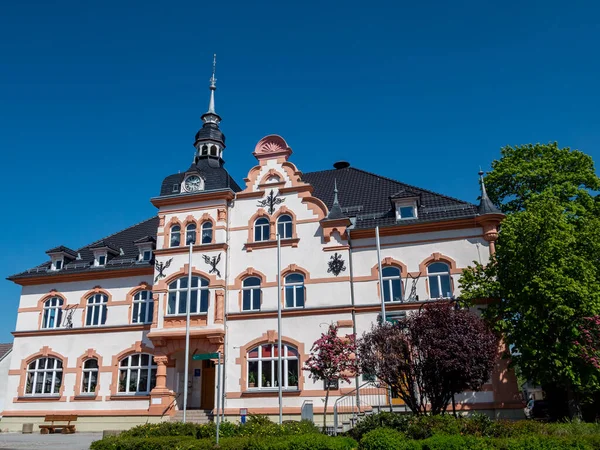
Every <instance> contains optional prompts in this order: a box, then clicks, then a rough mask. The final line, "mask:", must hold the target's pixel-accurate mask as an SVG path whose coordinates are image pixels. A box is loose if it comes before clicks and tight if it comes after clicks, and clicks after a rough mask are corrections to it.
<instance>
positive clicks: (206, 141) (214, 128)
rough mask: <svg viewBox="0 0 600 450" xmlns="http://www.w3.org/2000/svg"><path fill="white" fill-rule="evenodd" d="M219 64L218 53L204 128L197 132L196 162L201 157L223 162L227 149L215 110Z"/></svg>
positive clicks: (215, 57) (195, 145)
mask: <svg viewBox="0 0 600 450" xmlns="http://www.w3.org/2000/svg"><path fill="white" fill-rule="evenodd" d="M216 65H217V55H214V57H213V72H212V76H211V77H210V85H209V89H210V100H209V102H208V111H206V112H205V113H204V114H202V122H204V124H203V125H202V128H200V130H199V131H198V132H197V133H196V139H195V141H194V147H195V148H196V155H195V157H194V162H195V163H196V162H198V160H199V159H208V160H210V161H211V162H213V164H218V165H222V164H223V150H224V149H225V135H224V134H223V133H222V132H221V130H220V129H219V123H221V116H219V115H218V114H217V113H216V112H215V91H216V90H217V79H216V78H215V70H216Z"/></svg>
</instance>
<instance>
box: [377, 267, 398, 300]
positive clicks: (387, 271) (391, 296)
mask: <svg viewBox="0 0 600 450" xmlns="http://www.w3.org/2000/svg"><path fill="white" fill-rule="evenodd" d="M381 275H382V277H381V279H382V281H383V299H384V301H386V302H399V301H402V279H401V277H400V269H398V268H397V267H391V266H388V267H384V268H383V271H382V272H381Z"/></svg>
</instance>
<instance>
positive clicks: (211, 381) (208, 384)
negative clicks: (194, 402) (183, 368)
mask: <svg viewBox="0 0 600 450" xmlns="http://www.w3.org/2000/svg"><path fill="white" fill-rule="evenodd" d="M203 363H204V364H203V365H202V395H201V397H200V408H201V409H213V408H214V407H215V363H213V362H212V361H203Z"/></svg>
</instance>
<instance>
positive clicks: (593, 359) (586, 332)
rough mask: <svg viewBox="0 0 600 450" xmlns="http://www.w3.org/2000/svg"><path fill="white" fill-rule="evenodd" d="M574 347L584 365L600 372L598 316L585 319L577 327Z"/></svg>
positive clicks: (599, 321) (599, 325)
mask: <svg viewBox="0 0 600 450" xmlns="http://www.w3.org/2000/svg"><path fill="white" fill-rule="evenodd" d="M578 331H579V339H578V340H577V341H575V345H576V346H577V347H578V349H579V354H580V355H581V358H582V359H583V360H584V361H585V363H586V364H589V365H590V366H592V367H594V369H596V370H600V316H593V317H585V318H584V319H583V323H582V324H581V325H579V327H578Z"/></svg>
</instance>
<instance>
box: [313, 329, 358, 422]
mask: <svg viewBox="0 0 600 450" xmlns="http://www.w3.org/2000/svg"><path fill="white" fill-rule="evenodd" d="M302 370H306V371H307V372H309V375H308V377H309V378H312V379H313V380H315V381H321V380H322V381H323V382H324V383H325V410H324V412H323V428H325V423H326V420H327V403H328V401H329V391H330V389H331V387H332V386H333V385H335V384H337V383H339V380H342V381H345V382H346V383H350V378H351V377H353V376H355V375H358V364H357V361H356V336H355V335H354V334H347V335H346V336H338V327H337V326H336V325H334V324H331V325H329V328H328V330H327V332H326V333H322V334H321V337H320V338H319V339H317V340H316V341H315V343H314V344H313V346H312V348H311V349H310V356H309V357H308V359H307V360H306V363H305V364H304V367H303V368H302Z"/></svg>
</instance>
